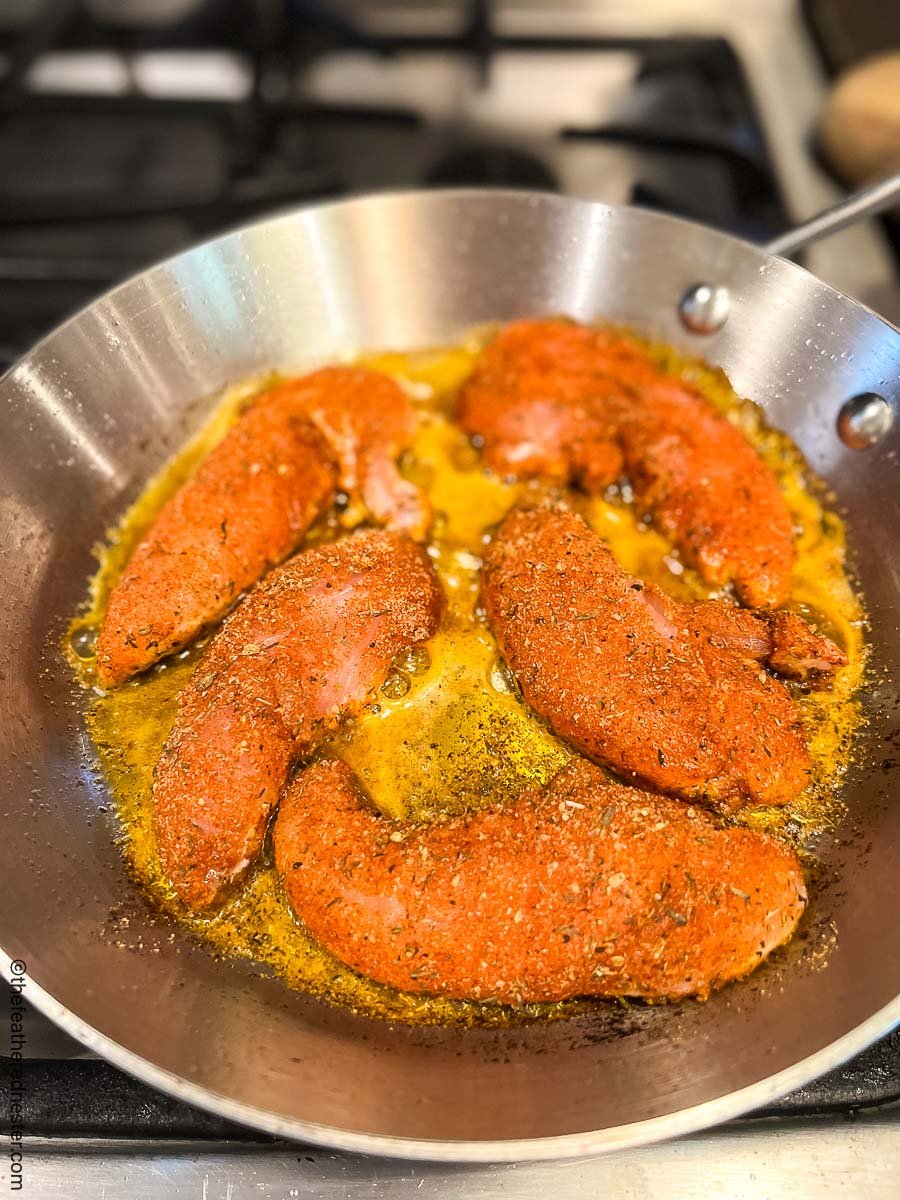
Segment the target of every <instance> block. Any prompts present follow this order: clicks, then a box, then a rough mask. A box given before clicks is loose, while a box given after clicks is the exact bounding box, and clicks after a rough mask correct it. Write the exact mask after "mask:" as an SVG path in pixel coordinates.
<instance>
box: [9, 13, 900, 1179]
mask: <svg viewBox="0 0 900 1200" xmlns="http://www.w3.org/2000/svg"><path fill="white" fill-rule="evenodd" d="M58 7H59V8H60V9H63V8H65V7H66V6H65V5H61V6H58ZM68 7H69V8H72V9H74V8H76V7H78V6H68ZM88 7H93V8H102V7H103V6H102V5H97V6H88ZM188 7H190V6H188ZM263 7H265V6H263ZM269 7H270V8H271V9H272V11H273V12H275V11H276V10H278V12H280V8H281V6H278V5H274V6H269ZM303 7H304V12H305V16H306V18H307V19H306V23H305V25H304V28H303V31H302V35H301V34H300V33H298V31H297V26H296V22H292V21H290V20H289V14H290V9H291V6H290V5H286V6H284V12H285V13H286V14H288V16H287V17H285V16H284V15H283V14H282V15H281V16H278V15H276V17H274V18H272V20H271V21H270V23H269V25H268V26H267V27H266V30H265V31H264V34H260V32H259V28H258V27H257V26H253V27H252V30H251V33H252V36H250V34H248V29H247V26H246V25H245V24H244V23H243V21H242V20H241V19H238V18H237V17H234V11H236V10H233V11H232V16H233V18H234V19H233V20H232V22H231V23H230V24H229V23H227V22H226V23H224V24H223V23H219V24H218V25H216V26H214V28H215V30H216V33H217V36H216V37H215V38H213V37H212V36H211V35H210V33H209V29H208V28H206V27H204V29H202V30H201V29H200V28H199V27H198V26H197V25H193V26H191V27H190V28H188V29H187V30H184V29H180V30H179V29H165V28H162V27H155V28H154V31H153V33H152V36H150V35H149V34H148V32H147V30H146V29H143V30H142V29H140V28H137V29H133V30H131V31H130V32H123V31H122V29H121V28H118V29H117V30H116V32H115V34H114V35H113V34H111V33H109V31H108V30H106V29H105V28H104V26H103V25H102V22H99V23H95V24H92V23H91V21H90V19H88V18H86V17H84V16H83V15H82V16H81V17H80V18H79V20H78V21H77V22H75V23H74V24H73V25H71V26H67V25H66V23H65V21H63V22H62V23H61V24H60V25H58V26H55V25H53V24H52V23H51V22H48V23H47V25H46V27H45V28H44V30H43V31H42V39H41V38H39V39H38V40H37V42H35V41H34V39H32V41H31V42H30V43H28V44H27V45H23V39H22V38H21V34H20V32H19V31H18V30H14V31H13V32H11V33H10V32H4V31H3V30H2V28H0V50H5V51H6V52H7V53H9V54H10V55H11V61H12V68H11V69H10V70H8V71H7V74H6V76H5V78H4V80H3V82H2V83H0V164H2V168H0V169H2V175H3V186H2V188H0V366H3V365H7V364H8V363H9V362H11V361H13V360H14V359H15V358H16V357H17V356H18V355H19V354H21V353H24V352H25V351H26V350H27V348H28V346H29V345H30V344H32V343H33V341H34V340H35V339H36V338H38V337H39V336H40V335H42V334H43V333H44V332H46V331H47V330H48V329H49V328H51V327H52V326H53V325H54V324H56V323H57V322H58V321H59V320H60V319H62V318H63V317H65V316H66V315H67V314H68V313H69V312H71V311H73V310H74V309H76V308H77V307H79V306H81V305H82V304H84V303H86V302H88V301H89V300H90V299H91V298H92V297H93V296H94V295H96V294H97V293H98V292H100V291H102V290H104V289H105V288H106V287H108V286H110V285H111V284H112V283H114V282H115V281H116V280H118V279H120V278H122V277H124V276H125V275H127V274H130V273H132V272H133V271H135V270H139V269H141V268H142V267H143V266H144V265H146V264H148V263H149V262H151V261H154V260H156V259H158V258H160V257H163V256H165V255H168V254H171V253H174V252H176V251H178V250H179V249H181V248H183V247H185V246H187V245H190V244H191V243H192V242H195V241H197V240H198V239H201V238H204V237H206V236H209V235H211V234H213V233H216V232H218V231H220V230H222V229H224V228H228V227H230V226H233V225H235V224H238V223H241V222H244V221H246V220H250V219H252V218H253V217H254V216H256V215H258V214H263V213H265V212H269V211H271V210H272V209H273V208H277V207H281V206H288V205H293V204H297V203H302V202H305V201H309V200H315V199H319V198H326V197H332V196H340V195H346V194H352V193H354V192H359V191H364V190H375V189H381V188H395V187H410V186H416V187H417V186H442V185H458V184H471V185H483V184H487V185H500V186H522V187H529V188H545V189H546V188H549V189H556V190H560V191H564V192H567V193H571V194H577V195H581V196H587V197H590V198H595V199H599V200H604V201H609V202H620V203H621V202H629V203H631V202H633V203H639V204H643V205H645V206H650V207H655V208H659V209H662V210H665V211H669V212H674V213H677V214H679V215H683V216H689V217H692V218H695V219H698V220H702V221H706V222H708V223H710V224H713V225H716V226H718V227H721V228H724V229H727V230H730V231H732V232H735V233H737V234H739V235H741V236H744V237H749V238H758V239H763V238H766V237H769V236H772V235H774V234H775V233H777V232H779V231H780V230H781V229H783V228H784V227H785V226H786V225H787V224H788V223H789V209H790V208H791V206H792V197H791V195H789V194H787V193H790V192H791V189H790V188H789V187H786V186H785V183H784V180H783V178H782V174H781V172H780V171H779V169H778V165H777V163H776V162H774V161H773V153H772V147H771V145H770V135H771V133H772V126H771V123H769V124H768V125H767V124H766V122H765V121H764V120H763V118H762V116H761V114H760V111H759V106H758V103H757V101H758V98H759V97H758V93H759V86H760V81H759V79H754V80H750V79H748V77H747V72H746V70H745V61H744V58H743V57H742V56H741V55H740V54H738V53H736V50H735V46H734V45H733V44H732V42H731V41H730V40H729V39H728V38H727V37H723V36H719V34H718V33H717V32H716V31H715V28H713V27H711V28H710V29H709V30H708V31H707V30H702V31H701V32H697V27H698V22H696V21H687V22H686V26H687V27H686V28H685V29H684V31H682V32H678V33H677V35H676V36H670V37H665V38H662V37H658V36H654V35H653V34H652V33H651V32H648V31H647V29H646V28H645V29H644V32H642V33H640V34H635V35H622V34H616V35H615V36H611V35H607V34H604V35H603V36H601V35H600V34H598V33H597V32H595V31H591V30H589V31H588V32H587V33H584V34H579V35H578V36H574V35H570V34H565V35H564V36H563V35H560V34H559V33H558V32H557V33H553V34H548V33H547V32H546V31H545V32H542V33H540V34H526V33H511V32H508V31H507V32H505V33H504V34H503V35H502V36H500V35H498V34H497V33H496V32H495V31H494V29H493V26H492V23H491V19H490V12H489V6H487V5H485V4H474V5H472V6H471V7H470V8H469V9H468V10H467V11H468V15H467V17H466V19H465V20H464V21H463V22H462V24H461V25H460V27H459V28H458V29H456V30H455V32H453V33H450V34H446V33H441V32H438V33H432V34H422V33H421V32H418V33H408V32H406V33H401V34H396V35H391V36H386V35H384V34H380V33H379V34H374V33H371V32H368V31H366V30H365V29H362V28H359V27H357V26H355V25H353V24H351V23H349V22H348V21H347V20H344V19H335V17H334V14H333V13H330V12H329V11H327V10H326V9H323V8H322V7H321V6H317V5H315V4H311V5H308V6H303ZM647 7H648V5H647V4H644V5H643V6H641V5H638V6H637V8H636V9H635V14H636V17H637V16H639V15H640V13H642V12H644V11H645V10H646V9H647ZM649 8H651V9H653V8H654V5H653V4H652V3H651V4H650V5H649ZM285 20H287V22H288V23H287V24H285V23H284V21H285ZM723 23H724V24H726V25H727V21H725V20H724V18H723ZM640 24H641V22H640V21H638V25H640ZM699 24H702V23H699ZM644 25H646V22H644ZM173 49H177V50H178V54H177V55H176V57H175V59H174V60H172V59H171V58H169V59H167V58H166V53H167V52H171V51H172V50H173ZM98 50H99V51H100V52H101V67H100V68H98V65H97V61H94V62H93V65H92V64H91V63H90V62H88V63H87V64H85V62H84V61H83V55H84V54H85V53H92V54H96V52H97V51H98ZM50 51H54V52H60V51H62V52H64V53H62V56H61V57H59V60H58V61H57V62H56V65H55V66H54V64H53V62H52V61H50V59H49V58H48V53H49V52H50ZM79 56H81V57H79ZM223 56H224V57H223ZM98 70H99V74H100V77H101V78H102V79H104V80H105V81H106V82H105V83H104V86H103V88H101V89H100V90H99V91H98V90H96V88H95V89H93V90H92V89H86V88H85V85H84V72H85V71H86V72H87V75H88V76H89V77H91V78H93V79H94V80H96V78H97V76H98ZM526 94H529V95H530V100H529V102H528V103H524V101H523V97H525V96H526ZM861 257H862V256H861ZM872 261H874V259H873V260H872ZM883 261H886V262H887V266H886V268H885V270H886V274H887V276H888V278H889V280H890V281H891V286H892V287H893V285H894V283H895V282H896V266H895V264H894V263H893V261H892V260H891V259H890V258H888V259H887V260H882V259H878V263H879V266H881V265H882V262H883ZM29 1028H30V1032H31V1045H30V1047H29V1049H28V1051H27V1059H26V1061H25V1063H24V1064H23V1068H22V1070H23V1077H24V1079H25V1083H26V1087H25V1091H24V1110H23V1116H24V1121H23V1128H24V1132H25V1135H26V1137H28V1138H30V1139H32V1140H33V1141H34V1142H35V1144H39V1143H40V1144H45V1143H47V1144H50V1143H52V1144H55V1145H56V1146H57V1147H59V1146H61V1145H63V1146H66V1145H67V1146H70V1147H78V1146H81V1145H85V1144H96V1145H100V1144H101V1143H108V1141H109V1140H110V1139H112V1140H113V1141H114V1142H116V1143H118V1144H119V1145H121V1146H124V1145H125V1144H126V1143H131V1142H132V1141H134V1140H136V1144H137V1146H138V1153H143V1151H142V1150H141V1149H140V1148H141V1147H143V1148H144V1149H145V1150H149V1149H150V1148H153V1152H154V1153H157V1152H160V1151H161V1152H165V1153H166V1154H168V1155H170V1156H176V1155H178V1154H179V1153H181V1150H180V1149H179V1148H183V1147H184V1146H185V1145H196V1144H199V1143H203V1144H204V1145H205V1146H206V1147H207V1150H209V1148H210V1147H216V1146H221V1147H222V1148H223V1150H224V1149H225V1148H227V1149H228V1150H229V1152H230V1150H231V1149H232V1148H233V1147H235V1146H240V1145H243V1146H246V1147H247V1148H248V1153H249V1148H250V1146H251V1145H253V1146H256V1145H258V1144H259V1143H261V1142H266V1141H267V1139H264V1138H261V1137H260V1135H258V1134H255V1133H251V1132H248V1131H246V1130H243V1129H240V1128H238V1127H236V1126H233V1125H230V1124H228V1123H226V1122H223V1121H221V1120H219V1119H218V1118H216V1117H215V1116H212V1115H210V1114H207V1113H204V1112H201V1111H199V1110H195V1109H192V1108H190V1107H188V1106H186V1105H184V1104H182V1103H180V1102H178V1101H176V1100H174V1099H172V1098H170V1097H167V1096H164V1095H162V1094H159V1093H156V1092H154V1091H152V1090H151V1089H149V1088H147V1087H146V1086H144V1085H143V1084H141V1083H139V1082H138V1081H136V1080H133V1079H131V1078H130V1077H128V1076H125V1075H123V1074H122V1073H120V1072H118V1071H117V1070H115V1069H114V1068H113V1067H111V1066H109V1065H108V1064H106V1063H104V1062H101V1061H100V1060H97V1059H93V1058H91V1057H89V1056H86V1055H84V1054H82V1052H81V1051H80V1049H79V1048H78V1047H76V1046H75V1044H74V1043H69V1042H68V1041H67V1039H64V1038H63V1037H62V1035H58V1034H55V1035H54V1033H53V1032H51V1031H50V1030H48V1029H47V1027H46V1025H45V1024H44V1023H42V1021H41V1020H40V1019H39V1018H36V1017H32V1020H31V1021H30V1026H29ZM9 1070H10V1063H9V1060H8V1059H4V1060H3V1063H2V1071H3V1078H0V1087H4V1088H6V1081H5V1080H6V1077H7V1076H8V1075H9ZM898 1103H900V1034H897V1033H895V1034H893V1035H892V1036H890V1037H888V1038H886V1039H884V1040H883V1041H882V1042H880V1043H879V1044H878V1045H876V1046H874V1047H872V1048H871V1049H870V1050H868V1051H866V1052H865V1053H864V1054H862V1055H860V1056H859V1057H858V1058H856V1059H853V1060H852V1061H851V1062H849V1063H847V1064H846V1065H845V1066H844V1067H842V1068H840V1069H839V1070H837V1071H834V1072H832V1073H831V1074H830V1075H828V1076H826V1077H824V1078H823V1079H821V1080H818V1081H816V1082H815V1083H813V1084H810V1085H809V1086H808V1087H806V1088H803V1089H800V1090H799V1091H797V1092H795V1093H792V1094H791V1095H789V1096H787V1097H785V1098H784V1099H783V1100H781V1101H779V1102H778V1103H777V1104H776V1105H773V1106H770V1107H769V1108H767V1109H765V1110H763V1111H761V1112H759V1113H756V1114H753V1115H752V1117H750V1118H747V1119H745V1120H744V1121H743V1122H739V1123H737V1124H738V1125H739V1126H740V1128H741V1129H742V1130H758V1131H762V1130H767V1131H771V1130H773V1129H775V1130H777V1131H778V1136H779V1137H787V1136H788V1133H787V1131H788V1130H789V1129H796V1130H813V1129H820V1130H821V1128H824V1127H823V1126H821V1125H817V1124H815V1123H816V1122H822V1121H827V1120H831V1119H832V1118H837V1119H840V1120H848V1121H851V1122H852V1121H854V1120H857V1117H855V1116H854V1114H859V1113H861V1112H865V1111H868V1112H883V1113H884V1114H893V1113H894V1112H895V1111H896V1110H895V1106H896V1105H897V1104H898ZM885 1119H887V1117H886V1118H885ZM891 1119H893V1117H892V1118H891ZM802 1136H803V1137H805V1136H806V1134H805V1133H804V1134H803V1135H802ZM269 1144H270V1145H271V1143H269ZM716 1144H717V1145H718V1143H716ZM73 1152H74V1151H73ZM331 1157H333V1158H334V1159H335V1161H336V1162H337V1161H338V1158H337V1157H336V1156H331ZM294 1159H296V1162H298V1163H300V1162H301V1160H302V1155H301V1156H300V1157H297V1156H296V1155H293V1157H292V1156H291V1155H288V1158H287V1159H286V1161H290V1162H293V1161H294ZM173 1161H174V1159H173ZM309 1161H310V1162H311V1163H312V1162H314V1161H316V1160H314V1159H313V1158H310V1159H309ZM673 1161H674V1160H673ZM673 1177H674V1176H673ZM334 1178H335V1179H336V1180H337V1179H340V1178H341V1170H339V1169H338V1168H335V1173H334ZM404 1178H405V1177H404ZM413 1178H414V1176H413V1175H412V1174H410V1176H409V1181H410V1186H412V1183H411V1181H412V1180H413ZM426 1178H427V1179H431V1180H432V1182H433V1177H431V1176H429V1175H428V1174H427V1173H423V1175H422V1179H423V1181H424V1180H426ZM542 1178H543V1177H542ZM573 1178H574V1177H573ZM397 1179H398V1180H399V1176H398V1177H397ZM504 1179H508V1177H507V1176H504ZM504 1186H505V1185H504ZM395 1190H397V1193H398V1194H399V1192H400V1189H399V1187H398V1188H397V1189H395ZM47 1194H48V1195H49V1194H50V1193H49V1192H48V1193H47ZM53 1194H54V1195H57V1194H58V1195H64V1194H68V1193H66V1192H65V1191H64V1190H60V1191H58V1192H56V1191H55V1192H54V1193H53ZM71 1194H73V1195H76V1194H79V1195H80V1194H88V1193H87V1192H83V1193H82V1192H74V1191H73V1192H72V1193H71ZM110 1194H112V1193H110ZM123 1194H127V1193H123ZM135 1194H137V1193H136V1192H135ZM142 1194H143V1193H142ZM147 1194H148V1195H149V1194H150V1192H149V1191H148V1192H147ZM172 1194H175V1193H174V1192H172ZM186 1194H187V1193H186ZM209 1194H210V1195H212V1194H216V1193H213V1192H210V1193H209ZM223 1194H224V1193H223ZM435 1194H436V1193H435ZM460 1194H466V1193H465V1192H460ZM471 1194H476V1193H475V1192H472V1193H471ZM478 1194H482V1192H479V1193H478ZM483 1194H487V1188H485V1190H484V1192H483ZM510 1194H511V1193H510ZM572 1194H573V1195H574V1194H575V1192H574V1190H573V1193H572ZM579 1194H580V1193H579ZM585 1194H587V1193H585ZM635 1194H637V1193H635ZM673 1194H674V1193H673ZM733 1194H735V1195H737V1194H738V1193H737V1192H735V1193H733ZM823 1194H824V1192H823ZM203 1195H204V1196H206V1195H207V1191H206V1184H204V1191H203ZM228 1195H229V1196H231V1195H232V1193H231V1192H230V1191H229V1192H228Z"/></svg>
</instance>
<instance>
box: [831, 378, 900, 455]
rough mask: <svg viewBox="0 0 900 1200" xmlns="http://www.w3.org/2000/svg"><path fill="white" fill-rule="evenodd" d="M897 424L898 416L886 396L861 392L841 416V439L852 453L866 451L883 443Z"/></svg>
mask: <svg viewBox="0 0 900 1200" xmlns="http://www.w3.org/2000/svg"><path fill="white" fill-rule="evenodd" d="M893 423H894V414H893V412H892V411H891V406H890V404H888V402H887V400H885V398H884V396H879V395H878V393H877V392H861V393H860V394H859V395H858V396H853V397H851V399H849V400H847V401H846V402H845V403H844V404H843V405H842V406H841V411H840V412H839V413H838V419H837V431H838V437H839V438H840V439H841V441H842V442H843V443H844V445H845V446H849V447H850V448H851V449H852V450H866V449H868V447H869V446H874V445H875V444H876V443H877V442H880V441H881V439H882V438H883V437H884V435H885V434H886V433H887V431H888V430H889V429H890V428H891V426H892V425H893Z"/></svg>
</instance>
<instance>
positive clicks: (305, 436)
mask: <svg viewBox="0 0 900 1200" xmlns="http://www.w3.org/2000/svg"><path fill="white" fill-rule="evenodd" d="M415 425H416V420H415V413H414V412H413V409H412V406H411V404H410V401H409V399H408V397H407V396H406V395H405V393H404V392H403V391H402V390H401V389H400V388H399V387H398V385H397V384H396V383H394V382H393V380H391V379H388V378H387V376H385V375H381V374H379V373H378V372H375V371H367V370H364V369H362V368H358V367H326V368H324V369H323V370H321V371H316V372H314V373H313V374H312V375H307V376H304V377H303V378H302V379H294V380H290V381H288V382H286V383H283V384H280V385H279V386H277V387H275V388H273V389H271V390H270V391H268V392H265V393H263V394H262V396H260V397H259V398H258V399H257V400H255V401H254V403H253V404H252V405H251V407H250V408H249V409H247V411H246V412H245V413H243V414H242V416H241V417H240V418H239V419H238V420H237V422H236V423H235V425H234V426H233V427H232V429H231V430H229V432H228V433H227V434H226V435H225V437H224V438H223V440H222V441H221V442H220V443H219V444H218V445H217V446H216V447H215V448H214V449H213V450H212V451H211V452H210V454H209V455H208V456H207V458H206V459H205V460H204V461H203V463H201V465H200V467H199V468H198V469H197V471H196V473H195V474H194V475H193V476H192V477H191V478H190V479H189V480H188V481H187V482H186V483H185V484H184V486H183V487H182V488H181V489H180V490H179V491H178V492H177V493H176V495H175V496H173V498H172V499H171V500H170V501H169V503H168V504H166V505H165V506H164V507H163V508H162V510H161V511H160V513H159V515H158V516H157V518H156V520H155V521H154V523H153V525H152V526H151V527H150V529H149V530H148V532H147V533H146V534H145V536H144V537H143V539H142V540H141V541H140V543H139V544H138V546H137V548H136V549H135V551H134V553H133V554H132V556H131V559H130V561H129V562H128V564H127V566H126V567H125V570H124V571H123V572H122V575H121V577H120V579H119V580H118V582H117V584H116V586H115V587H114V588H113V591H112V594H111V595H110V598H109V604H108V607H107V611H106V615H105V618H104V621H103V626H102V628H101V630H100V634H99V637H98V639H97V671H98V675H99V678H100V682H101V683H102V684H103V685H104V686H106V687H112V686H114V685H116V684H119V683H122V682H123V681H124V680H125V679H127V678H128V677H129V676H130V675H132V674H134V673H135V672H136V671H142V670H145V669H146V668H147V667H150V666H152V665H153V663H155V662H156V661H157V660H158V659H160V658H163V657H165V655H167V654H170V653H172V651H174V650H179V649H181V647H182V646H185V645H187V644H188V643H189V642H191V641H192V640H193V639H194V638H195V637H196V636H197V634H198V633H200V632H201V630H203V629H204V628H206V627H208V626H209V625H212V624H214V623H215V622H216V621H218V620H219V619H220V618H221V617H222V616H223V615H224V614H225V613H226V612H227V611H228V609H229V608H230V607H231V606H232V604H233V603H234V601H235V600H236V599H237V597H238V595H239V594H240V593H241V592H242V591H244V590H245V589H246V588H248V587H250V586H251V585H252V584H254V583H255V582H256V581H257V580H258V579H259V578H260V577H261V576H262V575H263V574H264V573H265V571H267V570H268V569H269V568H270V567H272V566H274V565H275V564H276V563H279V562H281V561H282V559H284V558H286V557H287V556H288V555H289V554H290V553H292V552H293V551H294V550H296V548H297V547H298V546H299V544H300V542H301V541H302V539H303V537H304V535H305V533H306V531H307V530H308V529H309V527H310V525H311V524H312V523H313V521H315V519H316V518H317V517H318V516H319V515H320V514H321V513H322V512H323V511H324V510H325V509H326V508H327V507H328V505H329V504H330V503H331V501H332V500H333V499H334V495H335V490H336V488H337V486H338V483H340V486H341V487H342V488H343V489H345V490H346V491H347V492H349V493H350V494H351V495H352V497H353V498H354V499H356V500H358V502H359V503H360V504H364V505H365V506H366V508H367V509H368V512H369V514H370V515H371V516H372V517H373V518H374V519H375V520H376V521H378V522H381V523H384V524H387V525H389V526H391V527H392V528H395V529H398V530H400V531H404V532H409V533H410V534H412V535H414V536H422V535H424V532H425V529H426V527H427V524H428V514H429V507H428V502H427V500H425V498H424V497H422V496H421V495H420V493H419V492H418V491H417V489H415V488H414V487H413V486H412V485H411V484H409V483H407V482H406V481H405V480H403V479H401V478H400V476H399V475H398V473H397V468H396V465H395V463H394V459H395V458H396V456H397V455H399V454H400V453H401V452H402V451H403V450H404V449H405V448H406V447H407V446H408V444H409V442H410V440H411V438H412V435H413V432H414V430H415Z"/></svg>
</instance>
